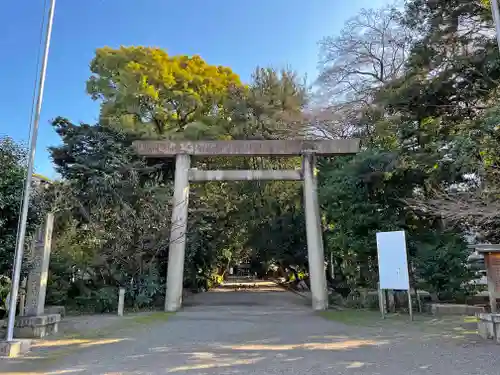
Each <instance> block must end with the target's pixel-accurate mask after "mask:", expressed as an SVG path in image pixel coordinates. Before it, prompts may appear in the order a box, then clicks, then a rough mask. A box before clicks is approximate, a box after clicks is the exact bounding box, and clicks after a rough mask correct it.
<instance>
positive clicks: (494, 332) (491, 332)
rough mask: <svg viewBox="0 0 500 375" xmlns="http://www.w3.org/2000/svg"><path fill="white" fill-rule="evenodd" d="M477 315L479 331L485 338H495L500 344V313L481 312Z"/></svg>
mask: <svg viewBox="0 0 500 375" xmlns="http://www.w3.org/2000/svg"><path fill="white" fill-rule="evenodd" d="M476 317H477V331H478V333H479V336H481V337H482V338H483V339H485V340H494V341H495V342H496V343H497V344H500V337H499V330H500V314H487V313H479V314H476Z"/></svg>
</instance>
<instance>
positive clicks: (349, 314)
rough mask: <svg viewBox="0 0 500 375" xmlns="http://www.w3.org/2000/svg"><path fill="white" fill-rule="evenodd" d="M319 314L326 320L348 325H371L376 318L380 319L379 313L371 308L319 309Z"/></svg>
mask: <svg viewBox="0 0 500 375" xmlns="http://www.w3.org/2000/svg"><path fill="white" fill-rule="evenodd" d="M319 315H320V316H322V317H323V318H325V319H328V320H334V321H336V322H339V323H344V324H348V325H364V324H363V323H365V324H367V325H371V324H372V323H374V322H376V321H377V320H382V318H381V316H380V313H379V312H376V311H371V310H354V309H346V310H327V311H320V312H319Z"/></svg>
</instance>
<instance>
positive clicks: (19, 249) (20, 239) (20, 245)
mask: <svg viewBox="0 0 500 375" xmlns="http://www.w3.org/2000/svg"><path fill="white" fill-rule="evenodd" d="M55 6H56V0H51V3H50V10H49V18H48V22H47V30H46V35H45V48H44V52H43V59H42V65H41V69H40V84H39V86H38V98H37V102H36V108H35V116H34V120H33V128H32V129H31V143H30V150H29V159H28V170H27V172H26V173H27V175H26V181H25V184H24V195H23V202H22V210H21V216H20V218H19V227H18V231H17V239H16V252H15V255H14V270H13V276H12V287H11V290H10V304H9V320H8V325H7V335H6V338H5V339H6V341H12V339H13V338H14V322H15V319H16V305H17V295H18V294H19V279H20V277H21V266H22V261H23V252H24V238H25V236H26V222H27V219H28V208H29V201H30V190H31V178H32V174H33V164H34V161H35V150H36V140H37V136H38V125H39V123H40V112H41V109H42V100H43V89H44V86H45V75H46V73H47V60H48V57H49V47H50V37H51V34H52V23H53V20H54V10H55ZM44 11H45V10H44Z"/></svg>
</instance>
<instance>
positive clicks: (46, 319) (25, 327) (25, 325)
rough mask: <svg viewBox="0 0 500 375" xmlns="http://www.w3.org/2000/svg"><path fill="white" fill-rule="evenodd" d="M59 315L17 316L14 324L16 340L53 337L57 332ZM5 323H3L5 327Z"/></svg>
mask: <svg viewBox="0 0 500 375" xmlns="http://www.w3.org/2000/svg"><path fill="white" fill-rule="evenodd" d="M60 321H61V315H59V314H48V315H40V316H18V317H17V318H16V322H15V324H14V336H15V337H16V338H29V339H40V338H43V337H46V336H50V335H54V334H56V333H57V332H58V330H59V322H60ZM6 324H7V322H5V323H4V325H6Z"/></svg>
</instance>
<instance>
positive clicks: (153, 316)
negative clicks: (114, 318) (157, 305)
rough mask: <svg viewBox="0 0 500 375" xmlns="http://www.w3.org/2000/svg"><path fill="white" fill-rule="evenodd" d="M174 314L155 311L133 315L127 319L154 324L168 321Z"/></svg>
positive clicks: (138, 322)
mask: <svg viewBox="0 0 500 375" xmlns="http://www.w3.org/2000/svg"><path fill="white" fill-rule="evenodd" d="M173 314H174V313H169V312H164V311H155V312H152V313H150V314H141V315H137V316H132V317H130V318H127V320H128V321H132V322H134V323H137V324H153V323H157V322H166V321H167V320H168V319H169V318H170V317H171V316H172V315H173Z"/></svg>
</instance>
